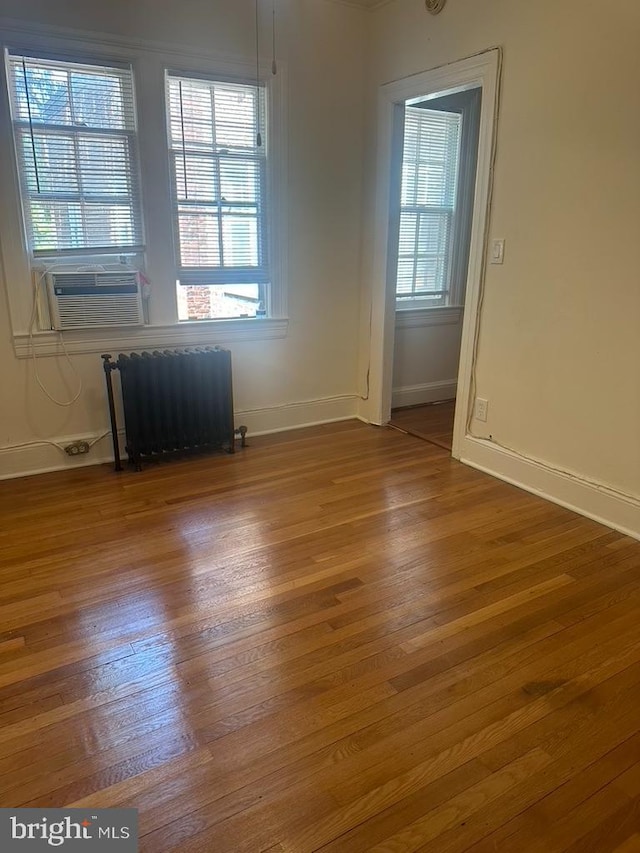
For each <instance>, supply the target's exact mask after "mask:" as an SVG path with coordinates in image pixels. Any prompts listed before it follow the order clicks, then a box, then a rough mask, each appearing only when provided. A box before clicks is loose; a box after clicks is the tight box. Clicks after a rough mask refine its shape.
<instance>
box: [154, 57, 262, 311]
mask: <svg viewBox="0 0 640 853" xmlns="http://www.w3.org/2000/svg"><path fill="white" fill-rule="evenodd" d="M172 78H173V79H175V80H178V81H189V80H202V81H203V82H204V83H211V84H214V85H215V84H221V85H224V84H225V83H227V84H232V85H240V86H245V87H247V88H253V89H258V90H259V98H260V101H261V103H259V105H258V110H259V112H260V113H262V119H263V125H262V128H263V129H262V135H263V146H264V149H265V153H264V156H263V157H262V158H261V162H260V163H259V182H260V199H259V202H258V204H257V207H258V208H259V212H258V214H257V221H258V233H257V237H258V243H259V250H258V251H259V253H261V254H262V256H263V258H264V263H263V264H261V265H259V266H258V267H256V273H257V274H256V281H255V282H242V281H239V280H235V281H234V278H236V279H237V276H238V273H233V272H232V270H233V269H234V268H233V267H229V268H227V269H228V270H229V278H228V280H227V281H223V280H222V279H224V278H225V276H224V269H225V267H223V266H221V267H214V266H211V267H209V268H207V267H202V268H197V267H191V268H189V267H185V266H182V257H181V237H180V217H179V208H180V200H179V198H178V170H177V169H176V165H175V158H176V155H177V154H179V153H180V150H181V149H180V150H179V149H177V148H175V147H174V146H173V145H172V128H171V118H172V117H171V110H170V106H171V98H170V90H169V85H170V81H171V79H172ZM268 101H269V91H268V87H267V85H266V83H265V82H264V81H263V80H260V81H259V82H258V83H257V84H256V79H255V73H254V76H253V78H238V77H233V78H232V77H229V76H228V75H220V74H217V75H216V74H201V73H195V74H194V73H193V72H185V71H184V70H183V69H175V68H167V69H165V104H166V137H167V156H168V159H169V171H170V175H171V215H172V220H173V226H174V227H173V250H174V258H175V273H176V280H177V282H178V284H177V286H178V287H182V286H189V285H199V284H202V285H205V286H207V285H210V286H225V285H227V284H228V285H233V284H244V283H248V284H256V285H257V286H258V293H259V300H260V302H261V303H262V305H263V306H265V310H266V313H267V314H270V310H269V309H270V306H271V291H272V273H271V269H272V263H271V260H272V255H273V251H272V250H273V247H272V245H271V240H270V234H271V221H270V220H271V215H272V206H271V204H270V186H271V185H272V182H270V181H269V180H268V175H269V169H270V158H271V150H270V148H271V127H270V120H269V119H270V110H269V103H268ZM212 127H214V125H212ZM183 156H187V157H188V156H193V155H190V154H189V153H188V152H187V150H186V149H185V150H184V151H183ZM203 156H206V157H211V159H212V160H215V159H216V158H218V157H219V156H220V155H219V154H217V153H214V152H212V153H211V155H209V154H206V155H203ZM256 162H259V161H258V158H256ZM220 227H222V222H221V223H220ZM198 269H202V271H203V278H206V277H207V271H208V272H210V273H211V280H210V281H198V280H196V279H197V276H198V273H197V270H198ZM235 269H238V268H235ZM215 270H219V271H220V272H218V273H217V274H216V273H214V271H215ZM181 272H186V273H187V276H188V277H191V276H193V277H194V280H192V281H181V276H180V273H181ZM214 279H219V280H214ZM260 279H261V280H260ZM229 319H234V318H229ZM181 322H190V321H189V320H182V321H181ZM197 322H203V321H197Z"/></svg>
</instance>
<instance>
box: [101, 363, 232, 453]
mask: <svg viewBox="0 0 640 853" xmlns="http://www.w3.org/2000/svg"><path fill="white" fill-rule="evenodd" d="M116 366H117V367H118V369H119V371H120V380H121V386H122V398H123V404H124V416H125V430H126V443H127V446H126V450H127V453H128V455H129V458H130V460H131V461H132V462H134V463H135V464H136V465H138V466H139V465H140V462H141V459H142V458H143V457H145V456H146V457H148V456H157V455H160V454H164V453H171V452H173V451H179V450H206V449H209V448H224V449H227V450H229V451H230V452H233V449H234V420H233V390H232V374H231V353H230V352H229V350H225V349H222V348H220V347H202V348H196V349H189V350H165V351H164V352H158V351H155V352H153V353H148V352H143V353H130V354H129V355H123V354H121V355H120V356H119V357H118V361H117V363H116Z"/></svg>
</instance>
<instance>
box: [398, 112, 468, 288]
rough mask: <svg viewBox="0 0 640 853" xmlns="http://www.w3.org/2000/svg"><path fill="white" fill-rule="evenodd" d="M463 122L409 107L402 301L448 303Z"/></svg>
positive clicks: (402, 210) (454, 115)
mask: <svg viewBox="0 0 640 853" xmlns="http://www.w3.org/2000/svg"><path fill="white" fill-rule="evenodd" d="M461 127H462V117H461V115H460V114H458V113H447V112H441V111H439V110H428V109H423V108H421V107H406V111H405V123H404V149H403V159H402V188H401V201H400V233H399V241H398V270H397V279H396V297H397V299H398V300H403V299H416V298H421V299H423V300H424V299H426V300H428V304H430V305H443V304H446V302H447V296H448V292H449V287H450V278H451V256H452V252H451V250H452V238H453V230H454V217H455V205H456V193H457V184H458V170H459V159H460V157H459V152H460V135H461Z"/></svg>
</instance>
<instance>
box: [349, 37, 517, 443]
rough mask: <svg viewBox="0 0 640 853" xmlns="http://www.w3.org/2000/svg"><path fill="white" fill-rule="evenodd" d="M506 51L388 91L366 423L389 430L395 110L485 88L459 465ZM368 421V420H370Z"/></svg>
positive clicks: (383, 99) (457, 430)
mask: <svg viewBox="0 0 640 853" xmlns="http://www.w3.org/2000/svg"><path fill="white" fill-rule="evenodd" d="M501 67H502V50H501V49H500V48H494V49H492V50H487V51H485V52H484V53H480V54H478V55H477V56H472V57H469V58H468V59H463V60H461V61H459V62H454V63H452V64H451V65H445V66H442V67H440V68H435V69H433V70H431V71H424V72H422V73H420V74H414V75H412V76H411V77H406V78H405V79H403V80H397V81H395V82H392V83H387V84H385V85H384V86H381V87H380V92H379V118H378V162H377V185H378V188H377V194H376V207H375V233H374V256H373V278H372V297H371V298H372V302H371V339H370V344H369V346H370V361H369V365H370V366H369V400H368V407H367V410H366V412H365V411H363V413H362V414H363V415H364V418H363V419H364V420H368V421H369V422H371V423H375V424H385V423H387V422H388V421H389V418H390V417H391V396H392V391H393V387H392V385H393V352H394V337H395V318H396V306H395V302H396V300H395V270H391V269H389V266H390V259H389V237H390V234H389V230H390V229H389V211H390V199H391V193H392V186H391V173H392V172H391V162H392V156H393V127H394V121H393V120H394V110H395V108H396V105H397V104H399V103H404V102H405V101H407V100H408V99H410V98H419V97H422V96H425V95H431V94H433V95H436V94H439V93H442V92H454V91H464V90H466V89H474V88H478V87H481V88H482V111H481V115H480V140H479V147H478V169H477V174H476V193H475V201H474V208H473V226H472V229H471V248H470V254H469V274H468V278H467V287H466V297H465V310H464V322H463V326H462V344H461V350H460V369H459V374H458V394H457V402H456V414H455V422H454V430H453V451H452V455H453V456H454V458H456V459H459V458H460V455H461V451H462V443H463V440H464V437H465V435H466V432H467V423H468V421H469V416H470V412H471V406H472V399H471V397H472V394H473V387H472V386H473V368H474V360H475V352H476V346H477V336H478V327H479V314H480V304H481V296H482V291H483V287H484V277H485V270H486V261H487V246H488V236H489V214H490V205H491V195H492V187H493V165H494V160H495V149H496V132H495V131H496V123H497V114H498V99H499V89H500V72H501ZM367 415H368V416H367Z"/></svg>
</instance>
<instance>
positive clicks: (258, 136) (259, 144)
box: [255, 0, 262, 148]
mask: <svg viewBox="0 0 640 853" xmlns="http://www.w3.org/2000/svg"><path fill="white" fill-rule="evenodd" d="M255 6H256V94H257V95H258V97H259V96H260V8H259V0H255ZM256 145H257V147H258V148H262V133H261V132H260V126H258V132H257V133H256Z"/></svg>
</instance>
